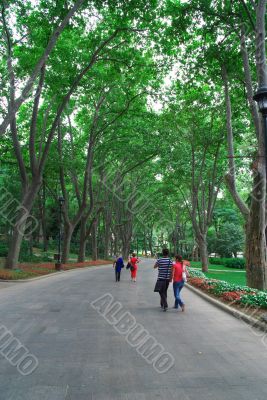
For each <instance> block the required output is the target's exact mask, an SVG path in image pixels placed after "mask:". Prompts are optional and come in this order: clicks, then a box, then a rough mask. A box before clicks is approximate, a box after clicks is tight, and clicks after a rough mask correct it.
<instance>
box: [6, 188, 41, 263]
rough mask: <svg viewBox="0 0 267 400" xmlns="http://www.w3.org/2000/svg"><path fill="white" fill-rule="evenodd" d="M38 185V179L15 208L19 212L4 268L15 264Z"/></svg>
mask: <svg viewBox="0 0 267 400" xmlns="http://www.w3.org/2000/svg"><path fill="white" fill-rule="evenodd" d="M40 186H41V183H40V182H39V181H35V182H33V183H32V185H31V186H30V187H29V188H28V189H27V191H26V192H25V193H24V196H23V200H22V203H21V206H19V210H17V211H19V212H18V216H17V218H16V220H15V226H14V229H13V234H12V237H11V240H10V244H9V249H8V255H7V259H6V263H5V268H8V269H13V268H16V266H17V263H18V259H19V253H20V248H21V243H22V239H23V236H24V233H25V229H26V228H27V218H28V217H29V214H30V211H31V210H32V206H33V202H34V199H35V197H36V195H37V193H38V191H39V189H40Z"/></svg>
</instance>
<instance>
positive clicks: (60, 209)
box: [55, 196, 65, 271]
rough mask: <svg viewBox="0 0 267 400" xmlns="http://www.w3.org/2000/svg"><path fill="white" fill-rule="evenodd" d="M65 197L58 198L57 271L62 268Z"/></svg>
mask: <svg viewBox="0 0 267 400" xmlns="http://www.w3.org/2000/svg"><path fill="white" fill-rule="evenodd" d="M64 201H65V200H64V197H61V196H60V197H59V198H58V203H59V232H58V254H57V262H56V263H55V269H56V270H57V271H60V270H61V265H62V264H61V237H62V228H61V225H62V206H63V204H64Z"/></svg>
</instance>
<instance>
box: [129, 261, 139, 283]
mask: <svg viewBox="0 0 267 400" xmlns="http://www.w3.org/2000/svg"><path fill="white" fill-rule="evenodd" d="M130 261H131V264H132V266H133V267H134V269H133V270H132V271H131V278H132V279H135V278H136V274H137V269H138V266H137V261H138V258H137V257H131V259H130Z"/></svg>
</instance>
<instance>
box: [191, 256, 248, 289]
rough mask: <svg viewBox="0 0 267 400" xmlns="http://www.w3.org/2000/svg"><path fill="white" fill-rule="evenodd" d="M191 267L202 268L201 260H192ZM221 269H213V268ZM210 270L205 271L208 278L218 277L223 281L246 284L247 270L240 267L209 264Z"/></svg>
mask: <svg viewBox="0 0 267 400" xmlns="http://www.w3.org/2000/svg"><path fill="white" fill-rule="evenodd" d="M191 267H193V268H199V269H201V264H200V263H199V262H195V261H192V262H191ZM214 269H215V270H220V271H221V272H220V271H212V270H214ZM209 271H210V272H207V273H205V275H206V276H207V278H211V279H218V280H221V281H226V282H229V283H234V284H236V285H244V286H245V285H246V271H244V270H240V269H233V268H227V267H224V266H223V265H209Z"/></svg>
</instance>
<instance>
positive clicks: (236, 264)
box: [209, 257, 246, 269]
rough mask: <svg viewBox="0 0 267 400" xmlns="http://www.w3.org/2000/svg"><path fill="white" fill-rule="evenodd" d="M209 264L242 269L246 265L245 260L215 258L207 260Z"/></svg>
mask: <svg viewBox="0 0 267 400" xmlns="http://www.w3.org/2000/svg"><path fill="white" fill-rule="evenodd" d="M209 262H210V264H213V265H224V266H225V267H228V268H237V269H244V268H245V265H246V260H245V258H216V257H214V258H213V257H211V258H210V259H209Z"/></svg>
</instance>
